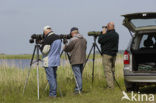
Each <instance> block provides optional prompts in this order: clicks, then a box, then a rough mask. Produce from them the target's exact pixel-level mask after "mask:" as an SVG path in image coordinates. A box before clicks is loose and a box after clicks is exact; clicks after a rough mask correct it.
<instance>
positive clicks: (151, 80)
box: [124, 75, 156, 83]
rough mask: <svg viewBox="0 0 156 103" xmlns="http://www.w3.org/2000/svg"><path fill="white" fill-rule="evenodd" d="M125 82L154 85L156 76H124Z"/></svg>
mask: <svg viewBox="0 0 156 103" xmlns="http://www.w3.org/2000/svg"><path fill="white" fill-rule="evenodd" d="M124 78H125V81H128V82H143V83H156V75H124Z"/></svg>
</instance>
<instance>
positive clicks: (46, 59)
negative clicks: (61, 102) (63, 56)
mask: <svg viewBox="0 0 156 103" xmlns="http://www.w3.org/2000/svg"><path fill="white" fill-rule="evenodd" d="M43 32H44V36H45V39H44V43H43V47H42V54H43V66H44V67H45V71H46V75H47V80H48V82H49V86H50V90H49V97H52V98H55V97H56V91H57V81H56V77H57V75H56V71H57V66H59V65H60V51H61V40H60V39H59V38H60V37H59V36H58V35H56V34H54V32H53V31H52V29H51V27H50V26H45V27H44V30H43Z"/></svg>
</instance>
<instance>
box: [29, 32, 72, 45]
mask: <svg viewBox="0 0 156 103" xmlns="http://www.w3.org/2000/svg"><path fill="white" fill-rule="evenodd" d="M58 36H59V39H63V40H66V39H70V38H71V35H70V34H60V35H58ZM66 41H67V40H66ZM34 42H35V43H36V44H43V42H44V35H43V34H33V35H31V39H30V40H29V43H34Z"/></svg>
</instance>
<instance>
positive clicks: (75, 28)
mask: <svg viewBox="0 0 156 103" xmlns="http://www.w3.org/2000/svg"><path fill="white" fill-rule="evenodd" d="M74 30H79V29H78V28H77V27H73V28H71V30H70V33H71V32H72V31H74Z"/></svg>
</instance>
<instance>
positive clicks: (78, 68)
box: [72, 64, 83, 92]
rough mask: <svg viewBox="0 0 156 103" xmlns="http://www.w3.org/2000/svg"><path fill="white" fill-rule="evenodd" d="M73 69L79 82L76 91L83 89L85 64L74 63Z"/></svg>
mask: <svg viewBox="0 0 156 103" xmlns="http://www.w3.org/2000/svg"><path fill="white" fill-rule="evenodd" d="M72 69H73V72H74V75H75V78H76V81H75V82H77V84H76V88H75V92H77V91H79V90H80V91H82V71H83V64H76V65H72Z"/></svg>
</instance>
